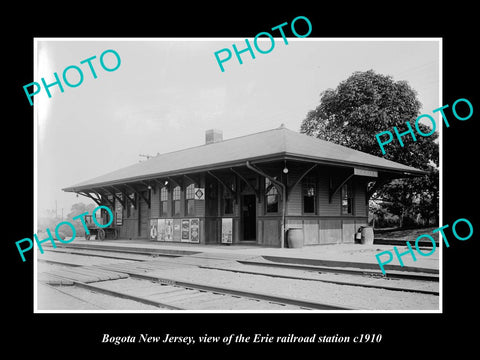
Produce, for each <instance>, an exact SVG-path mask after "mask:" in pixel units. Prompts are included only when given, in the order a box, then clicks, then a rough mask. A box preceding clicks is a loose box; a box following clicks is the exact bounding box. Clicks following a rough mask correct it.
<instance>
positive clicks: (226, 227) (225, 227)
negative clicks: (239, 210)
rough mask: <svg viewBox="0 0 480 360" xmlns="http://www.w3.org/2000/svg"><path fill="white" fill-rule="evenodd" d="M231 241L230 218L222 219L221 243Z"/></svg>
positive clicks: (229, 242)
mask: <svg viewBox="0 0 480 360" xmlns="http://www.w3.org/2000/svg"><path fill="white" fill-rule="evenodd" d="M231 243H232V218H223V219H222V244H231Z"/></svg>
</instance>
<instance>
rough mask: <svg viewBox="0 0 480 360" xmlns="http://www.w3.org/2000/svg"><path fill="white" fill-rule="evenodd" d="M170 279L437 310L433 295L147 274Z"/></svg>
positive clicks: (375, 306)
mask: <svg viewBox="0 0 480 360" xmlns="http://www.w3.org/2000/svg"><path fill="white" fill-rule="evenodd" d="M149 274H150V275H157V276H159V277H165V278H169V279H172V280H179V281H191V282H197V283H202V284H208V285H212V286H219V287H221V286H225V287H230V288H232V287H234V288H235V289H242V290H246V291H257V292H263V293H269V294H274V295H278V296H285V297H291V298H298V299H304V300H310V301H317V302H324V303H329V304H335V305H344V306H349V307H352V308H355V309H366V310H438V308H439V297H438V296H434V295H425V294H415V293H408V292H398V291H391V290H383V289H370V288H362V287H356V286H348V285H336V284H329V283H322V282H318V281H309V280H291V279H273V278H272V277H269V276H263V275H249V274H241V273H232V272H226V271H220V270H210V269H196V270H195V271H191V269H172V270H162V271H154V272H150V273H149Z"/></svg>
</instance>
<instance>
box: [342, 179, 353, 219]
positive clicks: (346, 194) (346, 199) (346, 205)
mask: <svg viewBox="0 0 480 360" xmlns="http://www.w3.org/2000/svg"><path fill="white" fill-rule="evenodd" d="M348 214H353V191H352V185H351V184H350V183H346V184H345V185H343V186H342V215H348Z"/></svg>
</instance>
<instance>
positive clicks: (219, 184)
mask: <svg viewBox="0 0 480 360" xmlns="http://www.w3.org/2000/svg"><path fill="white" fill-rule="evenodd" d="M205 138H206V141H205V144H204V145H201V146H196V147H192V148H188V149H185V150H180V151H174V152H170V153H165V154H159V155H157V156H154V157H151V158H149V159H148V160H146V161H143V162H140V163H136V164H134V165H131V166H128V167H125V168H122V169H119V170H116V171H113V172H111V173H108V174H105V175H102V176H99V177H96V178H93V179H91V180H88V181H84V182H82V183H79V184H77V185H73V186H70V187H67V188H65V189H63V190H64V191H68V192H75V193H77V194H80V195H83V196H86V197H88V198H91V199H92V200H94V201H95V202H96V203H97V204H99V205H104V206H108V207H109V208H111V209H112V213H113V214H114V221H113V223H112V225H111V227H113V229H114V231H113V232H111V234H113V235H111V236H112V237H113V238H119V239H145V240H148V239H150V240H153V241H163V242H172V243H174V242H185V243H196V244H222V243H224V244H258V245H263V246H271V247H283V246H284V244H285V242H284V239H285V237H286V233H287V231H288V230H289V229H293V228H295V229H301V232H302V234H303V240H304V244H305V245H315V244H336V243H354V241H355V233H356V232H357V231H358V229H359V228H360V227H361V226H365V225H367V222H368V200H369V198H370V196H371V195H372V194H373V193H374V192H375V190H376V189H377V188H378V187H380V186H382V185H384V184H386V183H388V182H389V181H391V180H392V179H394V178H401V177H410V176H421V175H424V174H425V172H424V171H422V170H418V169H415V168H412V167H409V166H406V165H402V164H399V163H396V162H393V161H389V160H386V159H384V158H380V157H377V156H373V155H370V154H366V153H363V152H360V151H356V150H353V149H350V148H347V147H344V146H340V145H336V144H333V143H330V142H327V141H324V140H320V139H317V138H314V137H311V136H307V135H304V134H300V133H297V132H294V131H292V130H289V129H287V128H285V127H284V126H283V125H282V126H280V127H279V128H276V129H272V130H268V131H263V132H259V133H255V134H251V135H247V136H240V137H237V138H232V139H226V140H224V139H223V136H222V132H221V131H219V130H207V131H206V133H205Z"/></svg>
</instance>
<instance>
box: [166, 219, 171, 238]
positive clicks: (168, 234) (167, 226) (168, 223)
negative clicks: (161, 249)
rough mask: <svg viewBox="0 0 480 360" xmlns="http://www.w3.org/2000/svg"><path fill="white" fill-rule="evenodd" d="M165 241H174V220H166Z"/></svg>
mask: <svg viewBox="0 0 480 360" xmlns="http://www.w3.org/2000/svg"><path fill="white" fill-rule="evenodd" d="M165 241H173V219H165Z"/></svg>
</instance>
